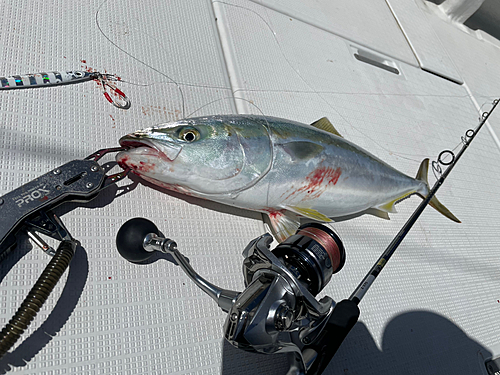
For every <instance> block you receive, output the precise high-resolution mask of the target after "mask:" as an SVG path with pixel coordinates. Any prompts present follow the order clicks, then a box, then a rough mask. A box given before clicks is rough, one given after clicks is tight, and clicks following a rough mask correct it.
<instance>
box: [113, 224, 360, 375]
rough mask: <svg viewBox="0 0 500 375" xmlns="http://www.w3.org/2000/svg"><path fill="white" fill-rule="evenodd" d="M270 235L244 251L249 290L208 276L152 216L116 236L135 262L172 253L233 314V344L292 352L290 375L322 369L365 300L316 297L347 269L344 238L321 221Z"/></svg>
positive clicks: (228, 330) (229, 325)
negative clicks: (282, 236) (279, 238)
mask: <svg viewBox="0 0 500 375" xmlns="http://www.w3.org/2000/svg"><path fill="white" fill-rule="evenodd" d="M272 240H273V239H272V237H271V235H269V234H264V235H263V236H260V237H258V238H256V239H254V240H253V241H251V242H250V243H249V244H248V245H247V247H246V248H245V250H244V251H243V257H244V258H245V259H244V261H243V277H244V280H245V290H243V292H241V293H240V292H236V291H232V290H225V289H221V288H219V287H217V286H215V285H213V284H211V283H210V282H208V281H207V280H205V279H204V278H202V277H201V276H200V275H199V274H198V273H196V271H195V270H194V269H193V268H192V267H191V265H190V264H189V263H188V261H187V259H186V258H185V257H184V256H183V255H182V254H181V253H180V252H179V250H178V249H177V244H176V243H175V242H174V241H173V240H170V239H167V238H163V237H160V235H159V231H158V228H157V227H156V225H154V224H153V223H152V222H151V221H149V220H146V219H142V218H135V219H131V220H129V221H127V222H126V223H125V224H123V226H122V227H121V228H120V230H119V232H118V234H117V236H116V245H117V247H118V251H119V252H120V254H121V255H122V256H123V257H124V258H125V259H127V260H129V261H131V262H141V261H145V260H147V259H148V258H150V257H151V256H152V255H153V254H154V252H155V251H160V252H163V253H166V254H170V255H171V256H172V257H173V258H174V260H175V261H176V262H177V264H178V265H179V266H180V267H181V268H182V269H183V270H184V272H185V273H186V274H187V275H188V276H189V277H190V278H191V279H192V280H193V281H194V282H195V284H196V285H198V286H199V287H200V288H201V289H202V290H203V291H204V292H205V293H207V294H208V295H209V296H210V297H212V298H213V299H214V300H215V302H217V304H218V306H219V307H220V308H221V309H222V310H223V311H224V312H227V313H228V315H227V318H226V322H225V324H224V336H225V338H226V340H227V341H228V342H229V343H231V344H232V345H233V346H235V347H237V348H240V349H243V350H246V351H250V352H256V353H264V354H273V353H288V356H289V358H290V370H289V371H288V374H289V375H292V374H294V375H295V374H297V375H298V374H308V375H310V374H321V373H322V372H323V370H324V369H325V368H326V366H327V365H328V363H329V362H330V359H331V358H332V357H333V354H334V353H335V352H336V349H337V348H338V346H340V344H341V343H342V341H343V339H344V338H345V336H346V335H347V333H348V332H349V330H350V329H351V328H352V326H354V324H355V323H356V321H357V318H358V316H359V309H358V307H357V304H356V303H354V302H352V301H348V300H345V301H342V302H341V303H339V304H335V302H334V301H333V300H332V299H331V298H330V297H327V296H326V297H323V298H322V299H321V300H319V301H318V300H316V298H315V296H316V295H317V294H318V293H319V292H320V291H321V290H322V289H323V288H324V287H325V286H326V285H327V284H328V282H329V281H330V279H331V277H332V275H333V274H334V273H337V272H338V271H340V270H341V269H342V267H343V266H344V263H345V251H344V246H343V244H342V241H341V240H340V238H339V237H338V235H337V234H336V233H335V232H334V231H332V230H331V229H330V228H328V227H326V226H324V225H321V224H315V223H310V224H305V225H302V226H301V227H300V228H299V229H298V230H297V232H296V233H295V234H294V235H292V236H291V237H289V238H288V239H286V240H285V241H284V242H282V243H281V244H279V245H278V246H276V248H275V249H274V250H272V251H271V250H270V249H269V246H270V244H271V242H272Z"/></svg>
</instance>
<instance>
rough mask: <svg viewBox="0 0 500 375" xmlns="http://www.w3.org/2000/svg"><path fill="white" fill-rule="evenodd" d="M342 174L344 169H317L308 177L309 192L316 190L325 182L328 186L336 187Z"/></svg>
mask: <svg viewBox="0 0 500 375" xmlns="http://www.w3.org/2000/svg"><path fill="white" fill-rule="evenodd" d="M341 174H342V169H341V168H340V167H338V168H330V167H322V168H318V169H315V170H314V171H312V172H311V173H309V174H308V175H307V177H306V180H307V181H309V185H308V188H307V189H308V190H309V189H311V190H314V189H315V188H317V187H319V186H321V185H322V184H323V183H324V182H325V181H326V184H327V185H330V184H333V185H336V184H337V182H338V180H339V177H340V175H341Z"/></svg>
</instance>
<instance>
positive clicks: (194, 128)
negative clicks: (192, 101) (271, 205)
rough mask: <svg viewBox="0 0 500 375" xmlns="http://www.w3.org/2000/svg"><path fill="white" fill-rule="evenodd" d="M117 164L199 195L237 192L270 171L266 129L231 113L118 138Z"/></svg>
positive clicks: (153, 180)
mask: <svg viewBox="0 0 500 375" xmlns="http://www.w3.org/2000/svg"><path fill="white" fill-rule="evenodd" d="M120 145H121V146H123V147H126V148H128V149H127V150H126V151H122V152H120V153H119V154H118V155H117V156H116V159H117V162H118V163H119V164H120V165H121V166H122V167H126V168H130V169H131V170H132V171H133V172H134V173H136V174H138V175H140V176H141V177H144V178H145V179H147V180H148V181H150V182H153V183H157V184H158V185H161V186H165V187H167V188H169V186H171V187H172V186H173V187H175V189H174V190H178V191H181V192H184V193H193V194H195V195H196V194H198V195H210V194H234V193H237V192H239V191H242V190H245V189H247V188H249V187H250V186H253V185H254V184H255V183H256V182H257V181H258V180H260V179H261V178H262V177H263V176H264V175H265V174H266V173H267V172H268V171H269V169H270V166H271V163H272V146H271V141H270V137H269V134H268V132H267V128H266V127H265V126H263V125H262V124H260V123H258V122H257V123H250V124H249V125H248V126H247V124H245V123H243V122H242V121H241V119H239V118H238V120H237V121H236V120H231V118H228V117H227V116H211V117H199V118H192V119H186V120H180V121H176V122H173V123H169V124H163V125H160V126H157V127H153V128H149V129H145V130H141V131H137V132H135V133H131V134H128V135H126V136H124V137H122V138H121V139H120Z"/></svg>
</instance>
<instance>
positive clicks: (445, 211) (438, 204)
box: [415, 158, 461, 223]
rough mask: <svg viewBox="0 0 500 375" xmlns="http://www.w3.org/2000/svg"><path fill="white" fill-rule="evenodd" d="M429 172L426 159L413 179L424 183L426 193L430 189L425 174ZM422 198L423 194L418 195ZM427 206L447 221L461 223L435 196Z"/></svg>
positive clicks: (423, 197)
mask: <svg viewBox="0 0 500 375" xmlns="http://www.w3.org/2000/svg"><path fill="white" fill-rule="evenodd" d="M428 172H429V159H428V158H426V159H424V160H423V161H422V163H421V164H420V168H419V169H418V172H417V177H415V178H416V179H417V180H419V181H421V182H423V183H425V185H426V186H427V191H430V190H431V188H430V186H429V181H428V179H427V174H428ZM418 195H420V196H421V197H422V199H425V198H426V196H424V195H423V194H420V193H418ZM429 206H431V207H432V208H434V209H435V210H436V211H438V212H439V213H441V214H442V215H444V216H446V217H447V218H448V219H450V220H453V221H454V222H456V223H461V221H460V220H458V219H457V217H456V216H455V215H453V214H452V213H451V212H450V210H448V209H447V208H446V207H445V206H444V205H443V204H442V203H441V202H440V201H439V200H438V199H437V198H436V196H433V197H432V198H431V200H430V201H429Z"/></svg>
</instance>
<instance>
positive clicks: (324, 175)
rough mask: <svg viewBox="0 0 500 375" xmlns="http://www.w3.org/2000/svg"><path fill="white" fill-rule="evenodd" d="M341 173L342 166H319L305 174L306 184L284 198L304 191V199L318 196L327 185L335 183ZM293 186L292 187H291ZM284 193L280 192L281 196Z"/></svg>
mask: <svg viewBox="0 0 500 375" xmlns="http://www.w3.org/2000/svg"><path fill="white" fill-rule="evenodd" d="M341 175H342V168H340V167H338V168H331V167H320V168H317V169H315V170H314V171H312V172H311V173H309V174H308V175H307V176H306V184H305V185H304V186H302V187H301V188H299V189H296V190H294V191H292V192H291V193H290V194H289V195H288V196H287V197H286V198H285V200H287V199H289V198H291V197H292V196H293V195H295V193H306V194H307V197H306V198H304V199H314V198H318V197H319V196H320V195H321V194H323V193H324V192H325V191H326V188H327V187H328V186H329V185H336V184H337V182H338V181H339V178H340V176H341ZM292 188H293V187H292ZM283 195H284V194H282V196H283Z"/></svg>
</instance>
